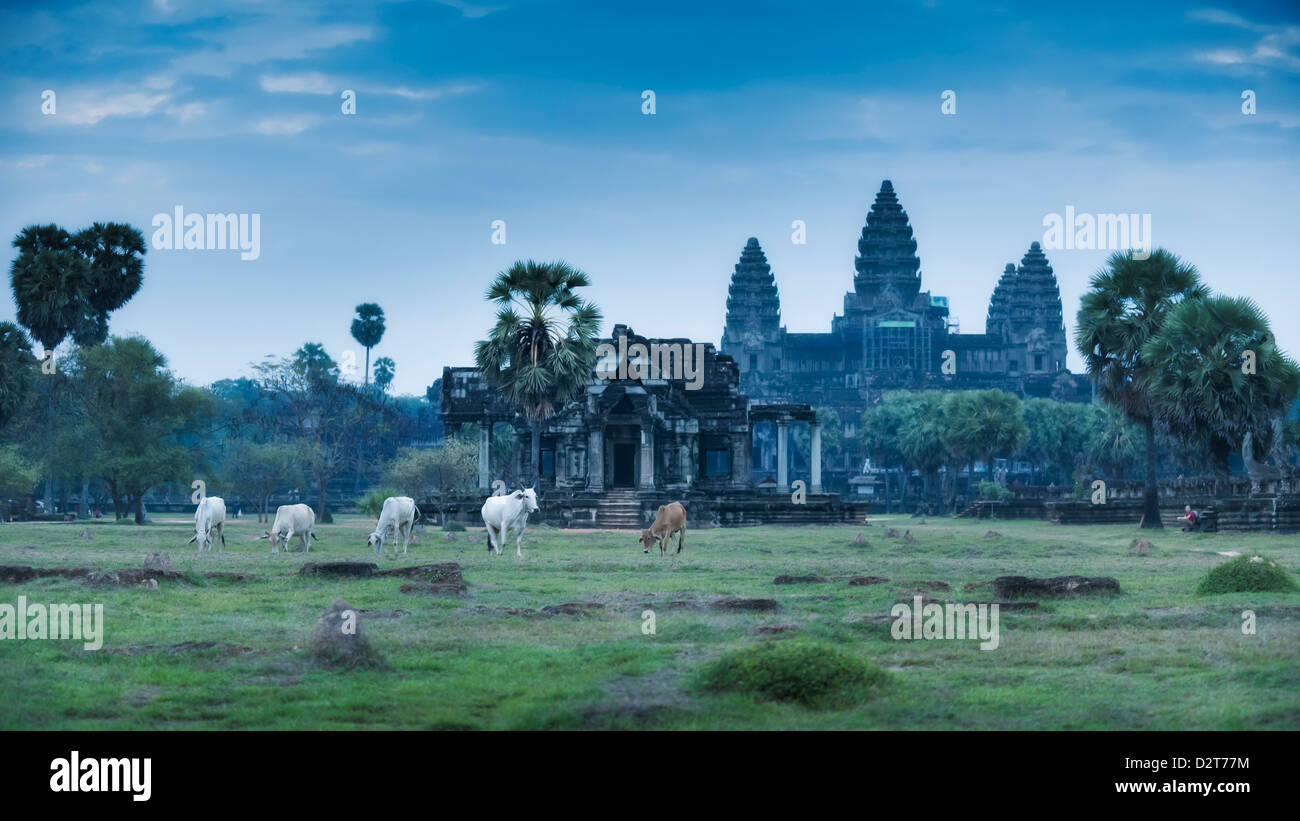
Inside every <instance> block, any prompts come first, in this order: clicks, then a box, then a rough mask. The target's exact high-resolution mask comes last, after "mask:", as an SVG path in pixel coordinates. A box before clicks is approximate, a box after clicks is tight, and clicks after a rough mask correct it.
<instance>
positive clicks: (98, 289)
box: [72, 222, 147, 345]
mask: <svg viewBox="0 0 1300 821" xmlns="http://www.w3.org/2000/svg"><path fill="white" fill-rule="evenodd" d="M72 242H73V245H74V246H76V247H77V249H78V251H79V252H80V253H81V255H82V256H83V257H85V258H86V261H87V262H88V264H89V267H88V269H87V272H86V284H85V290H84V294H83V296H84V298H85V300H86V302H87V303H88V304H89V305H90V308H91V312H92V315H93V318H94V325H93V331H91V330H90V329H87V331H88V332H89V333H88V334H83V335H82V336H81V337H80V338H77V337H75V336H74V338H76V340H77V343H78V344H82V345H87V344H94V345H99V344H102V343H103V342H104V340H106V339H108V315H109V314H110V313H112V312H113V311H116V310H117V309H118V308H121V307H122V306H123V305H125V304H126V303H127V302H128V301H130V299H131V297H133V296H135V295H136V293H137V292H139V290H140V286H141V285H142V284H143V283H144V254H145V251H146V250H147V249H146V246H145V243H144V235H143V234H141V233H140V231H139V229H137V228H134V227H132V226H130V225H124V224H122V223H118V222H109V223H103V222H97V223H95V224H94V225H92V226H90V227H89V228H87V229H85V230H84V231H81V232H80V233H78V234H77V235H76V236H75V237H73V240H72Z"/></svg>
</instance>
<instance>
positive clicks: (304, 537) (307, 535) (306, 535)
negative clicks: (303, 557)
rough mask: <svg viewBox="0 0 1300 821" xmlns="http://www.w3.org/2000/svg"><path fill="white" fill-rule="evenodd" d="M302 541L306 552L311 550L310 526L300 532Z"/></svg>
mask: <svg viewBox="0 0 1300 821" xmlns="http://www.w3.org/2000/svg"><path fill="white" fill-rule="evenodd" d="M302 543H303V546H304V547H306V548H307V550H306V552H307V553H310V552H311V528H310V527H309V528H307V529H306V530H304V531H303V532H302Z"/></svg>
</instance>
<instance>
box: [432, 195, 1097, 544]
mask: <svg viewBox="0 0 1300 821" xmlns="http://www.w3.org/2000/svg"><path fill="white" fill-rule="evenodd" d="M601 343H602V344H603V345H604V344H608V345H610V346H618V350H619V354H618V356H617V357H616V359H617V361H616V362H614V361H611V362H608V363H605V364H604V365H602V364H601V363H599V362H598V363H597V365H596V366H595V367H594V368H593V371H592V375H591V380H590V381H589V383H588V384H587V386H586V387H585V389H584V390H583V391H580V392H579V393H578V394H577V395H576V396H574V397H573V398H571V399H570V400H569V401H568V402H566V403H565V404H564V406H563V407H562V408H560V409H558V412H557V413H556V414H555V415H554V416H552V417H551V418H549V419H547V420H545V421H544V422H543V423H542V425H541V427H540V430H539V432H538V436H539V441H538V445H539V447H538V456H537V458H538V461H539V464H537V465H532V464H530V462H531V460H532V458H533V457H532V455H531V454H532V451H533V448H532V446H531V436H532V433H531V431H530V428H529V425H528V423H527V421H526V420H525V419H524V418H523V417H522V415H521V414H520V411H519V409H518V408H515V407H512V406H511V405H510V404H509V403H507V402H506V401H505V400H504V399H503V398H502V397H501V396H500V395H499V394H497V393H496V392H495V391H493V390H491V389H490V388H489V387H488V385H487V382H486V380H485V379H484V378H483V375H482V374H481V373H480V372H479V371H478V370H477V369H476V368H472V367H459V368H453V367H449V368H446V369H444V371H443V378H442V419H443V422H444V424H445V425H447V427H448V429H449V430H451V429H455V428H457V427H459V426H460V425H462V424H467V423H468V424H473V425H476V426H477V427H478V430H479V476H478V485H479V491H478V493H474V494H465V495H464V498H463V499H452V498H450V497H444V499H443V504H442V505H441V506H440V507H441V508H442V514H443V515H446V516H448V517H449V518H453V519H463V520H465V521H475V517H476V516H477V515H478V509H479V506H481V505H482V494H484V493H486V492H489V491H490V490H491V488H492V487H493V485H494V484H495V482H496V480H497V479H501V480H504V481H505V482H506V483H508V484H515V483H517V482H519V481H522V477H529V478H528V479H527V481H525V482H524V483H525V484H527V483H530V482H531V481H532V477H537V487H538V490H539V491H540V492H541V495H542V498H543V500H544V502H543V505H542V510H543V517H542V518H543V520H544V521H547V522H550V523H552V524H557V525H562V526H577V527H584V526H585V527H592V526H600V527H642V526H645V524H646V523H647V522H648V521H649V520H650V519H653V516H654V512H655V510H656V509H657V506H658V505H660V504H664V503H666V502H669V501H682V502H683V503H684V504H685V505H686V507H687V510H688V512H689V516H690V521H691V522H694V523H696V525H698V524H701V523H704V524H707V523H710V522H712V523H715V524H722V525H743V524H757V523H760V522H788V523H799V522H823V523H825V522H834V521H861V515H862V513H863V511H864V510H865V509H866V501H865V499H864V498H863V494H865V493H867V492H868V491H866V490H859V488H864V487H870V486H871V485H872V484H874V480H872V479H870V477H867V476H863V475H862V474H863V470H864V467H865V463H864V459H863V454H862V449H861V446H860V444H859V439H860V435H861V431H860V430H859V429H858V428H859V426H860V420H861V418H862V414H863V412H864V411H865V410H866V409H867V408H868V407H870V406H871V405H872V404H873V403H875V402H877V401H879V399H880V396H881V394H882V393H884V392H885V391H888V390H898V389H910V390H923V389H929V388H935V389H944V390H964V389H982V388H1000V389H1002V390H1006V391H1009V392H1012V393H1015V394H1017V395H1019V396H1021V397H1030V396H1044V397H1054V398H1057V399H1062V400H1078V401H1086V400H1087V399H1088V398H1089V395H1090V391H1091V387H1090V384H1089V383H1088V382H1087V381H1086V380H1085V379H1084V378H1082V377H1077V376H1075V375H1073V374H1071V373H1070V372H1069V371H1068V370H1066V367H1065V357H1066V351H1067V343H1066V337H1065V325H1064V323H1063V321H1062V315H1061V296H1060V291H1059V289H1058V288H1057V283H1056V277H1055V276H1054V275H1053V273H1052V268H1051V266H1050V265H1049V264H1048V262H1047V257H1046V256H1044V254H1043V252H1042V250H1041V249H1040V248H1039V246H1038V243H1036V242H1035V243H1033V244H1032V245H1030V247H1029V250H1028V251H1027V252H1026V253H1025V255H1024V258H1023V259H1021V261H1020V265H1019V266H1018V267H1017V266H1015V265H1011V264H1008V265H1007V266H1006V270H1005V271H1004V272H1003V273H1002V277H1001V279H999V280H998V282H997V285H996V287H995V288H994V290H993V295H992V299H991V300H990V302H989V312H988V321H987V323H986V329H985V333H982V334H961V333H958V332H957V328H955V327H954V323H953V322H951V321H950V319H949V315H948V302H947V299H946V298H945V297H942V296H933V295H931V294H930V293H929V292H928V291H922V290H921V260H920V258H919V257H918V256H917V254H916V239H915V238H914V237H913V235H912V227H911V225H910V224H909V222H908V219H907V213H906V212H905V211H904V210H903V207H902V205H901V204H900V203H899V201H898V197H897V195H896V194H895V193H894V187H893V185H892V184H891V183H890V182H889V181H888V180H885V181H884V183H883V184H882V185H881V188H880V193H879V194H877V195H876V200H875V204H874V205H872V207H871V211H870V213H869V214H868V215H867V222H866V226H865V227H864V228H863V230H862V236H861V238H860V239H859V240H858V253H857V258H856V260H855V264H854V276H853V290H852V291H850V292H848V293H847V294H845V296H844V312H843V314H841V315H836V316H834V317H833V318H832V320H831V330H830V332H829V333H824V334H816V333H812V334H799V333H790V332H788V331H787V330H786V329H785V328H784V327H782V325H781V301H780V296H779V294H778V291H777V284H776V278H775V276H774V275H773V273H772V269H771V266H769V265H768V263H767V259H766V257H765V256H764V254H763V249H762V248H761V247H759V243H758V240H757V239H750V240H749V242H748V243H747V244H746V245H745V248H744V250H743V251H742V252H741V254H740V261H739V262H738V263H737V264H736V267H735V271H734V273H733V274H732V277H731V288H730V294H729V296H728V298H727V318H726V328H725V329H724V331H723V334H722V344H721V347H720V348H715V346H714V345H713V344H712V343H707V342H704V343H694V342H692V341H691V340H689V339H680V338H679V339H649V338H646V337H643V336H640V335H638V334H636V333H635V331H633V330H632V329H631V328H630V327H628V326H627V325H623V324H617V325H615V326H614V329H613V333H612V335H611V336H610V337H608V338H606V339H604V340H601ZM667 349H672V350H673V351H676V352H677V353H678V360H677V361H678V362H679V363H680V361H681V359H680V355H681V353H683V352H686V353H689V352H690V351H691V350H698V351H699V353H698V355H696V356H694V357H693V359H694V360H695V361H694V362H693V363H692V368H693V369H694V376H693V378H686V376H685V375H684V374H681V373H677V374H673V373H667V372H666V370H665V372H660V368H659V367H658V364H657V362H658V360H657V359H656V356H657V355H656V353H655V351H656V350H659V352H660V353H663V351H665V350H667ZM647 361H648V362H649V363H650V366H651V367H649V368H647V369H645V370H642V369H641V366H642V365H645V364H646V362H647ZM662 361H663V363H664V364H667V363H669V362H671V361H672V357H671V356H668V357H667V358H665V359H663V360H662ZM611 369H612V370H611ZM819 407H829V408H833V409H834V410H835V411H836V412H837V413H838V414H839V416H840V422H841V424H842V426H843V429H842V431H841V434H842V436H841V437H840V440H841V444H840V447H839V449H838V453H837V454H836V455H835V456H834V458H832V459H827V460H825V461H824V460H823V458H822V457H823V453H822V443H823V431H822V430H821V428H820V423H819V420H818V418H817V415H816V411H815V408H819ZM502 423H508V424H510V425H512V426H513V427H514V430H515V436H514V438H513V440H512V441H511V443H510V454H509V456H508V458H507V459H506V462H507V464H508V467H507V468H505V475H503V476H495V475H493V474H492V469H491V466H492V465H493V464H494V462H497V463H499V462H500V461H501V460H500V459H497V460H494V459H493V458H492V453H491V449H492V431H493V430H494V429H495V426H496V425H499V424H502ZM796 481H800V482H803V488H802V489H800V490H799V493H800V494H802V495H800V496H799V501H797V502H796V501H793V498H794V495H793V494H792V485H793V484H794V483H795V482H796Z"/></svg>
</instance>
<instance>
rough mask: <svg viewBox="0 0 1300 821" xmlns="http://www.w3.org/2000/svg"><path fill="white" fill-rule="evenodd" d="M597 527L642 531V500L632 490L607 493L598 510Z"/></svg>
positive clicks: (613, 490)
mask: <svg viewBox="0 0 1300 821" xmlns="http://www.w3.org/2000/svg"><path fill="white" fill-rule="evenodd" d="M596 526H597V527H605V528H611V529H614V530H641V529H642V528H644V527H645V526H646V525H645V522H644V521H643V520H642V518H641V500H640V499H638V498H637V495H636V490H635V489H632V488H614V489H611V490H608V491H606V492H605V498H603V499H601V500H600V504H599V505H598V507H597V510H596Z"/></svg>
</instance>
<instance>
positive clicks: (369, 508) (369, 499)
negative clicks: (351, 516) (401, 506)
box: [357, 488, 402, 516]
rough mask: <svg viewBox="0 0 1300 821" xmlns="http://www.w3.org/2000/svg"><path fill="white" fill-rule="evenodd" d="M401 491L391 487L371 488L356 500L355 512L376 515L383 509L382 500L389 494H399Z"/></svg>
mask: <svg viewBox="0 0 1300 821" xmlns="http://www.w3.org/2000/svg"><path fill="white" fill-rule="evenodd" d="M401 495H402V493H401V491H398V490H393V489H391V488H381V489H379V490H372V491H370V492H369V493H367V494H366V495H365V496H363V497H362V498H361V501H359V502H357V512H358V513H365V514H366V515H368V516H378V515H379V513H380V512H381V511H382V510H383V509H384V500H385V499H387V498H388V497H389V496H401Z"/></svg>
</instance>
